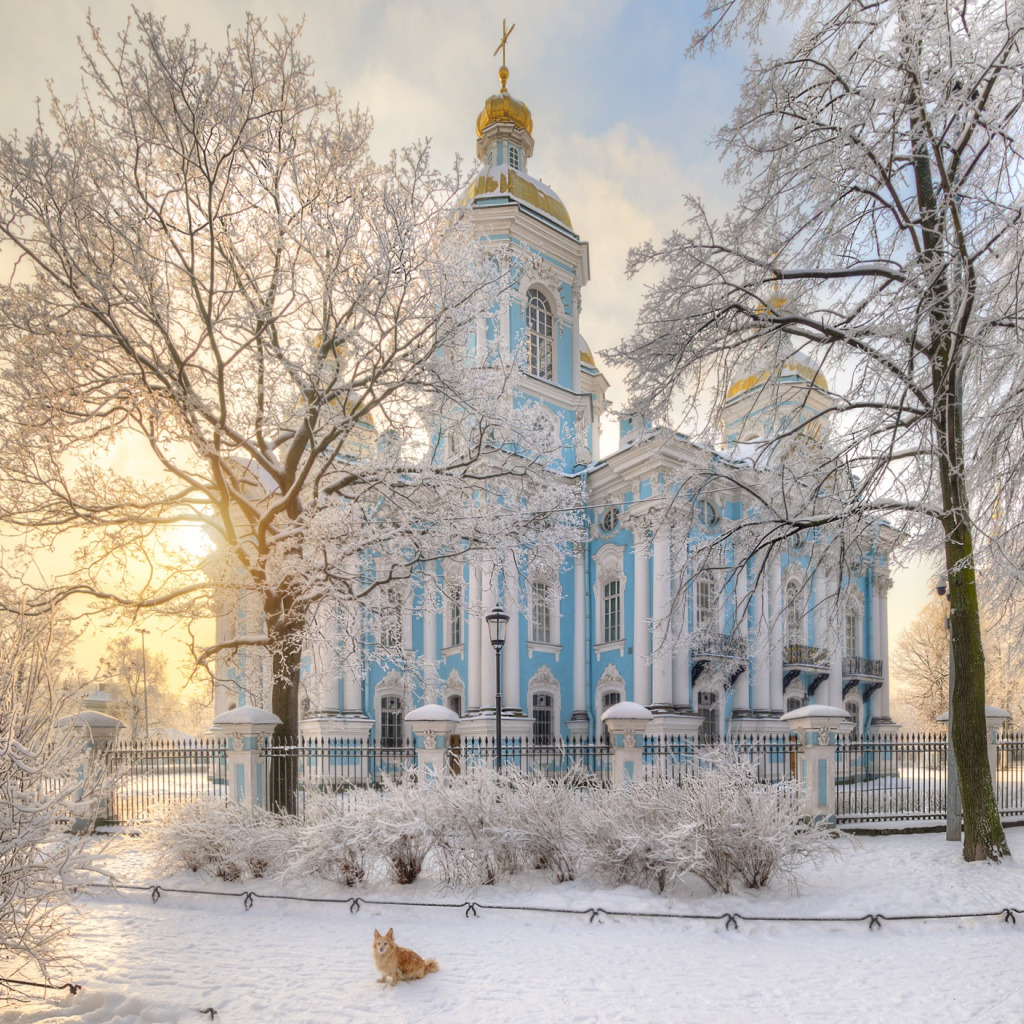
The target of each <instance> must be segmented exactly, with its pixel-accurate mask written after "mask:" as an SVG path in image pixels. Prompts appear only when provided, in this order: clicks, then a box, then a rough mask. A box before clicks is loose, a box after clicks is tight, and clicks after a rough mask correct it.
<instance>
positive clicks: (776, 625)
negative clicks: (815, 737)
mask: <svg viewBox="0 0 1024 1024" xmlns="http://www.w3.org/2000/svg"><path fill="white" fill-rule="evenodd" d="M768 585H769V593H768V598H769V620H770V622H771V641H770V644H769V649H768V709H769V710H770V711H772V712H774V713H775V714H781V713H782V712H783V711H784V710H785V706H784V705H783V703H782V560H781V559H780V558H779V556H778V555H776V556H774V557H773V558H772V560H771V568H770V569H769V572H768Z"/></svg>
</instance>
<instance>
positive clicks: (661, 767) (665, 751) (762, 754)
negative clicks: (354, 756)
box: [643, 734, 800, 784]
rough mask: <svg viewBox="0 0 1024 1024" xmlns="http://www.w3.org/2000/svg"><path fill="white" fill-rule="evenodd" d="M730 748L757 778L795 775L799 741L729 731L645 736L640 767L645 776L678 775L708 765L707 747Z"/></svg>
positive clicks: (782, 779) (780, 779) (772, 780)
mask: <svg viewBox="0 0 1024 1024" xmlns="http://www.w3.org/2000/svg"><path fill="white" fill-rule="evenodd" d="M723 745H724V746H725V747H727V748H731V749H732V751H733V752H734V753H735V754H736V756H737V757H740V758H742V759H743V760H746V761H749V762H750V764H751V765H752V766H753V768H754V772H755V774H756V776H757V779H758V781H760V782H764V783H767V784H774V783H779V782H788V781H789V780H790V779H792V778H794V777H795V775H796V759H797V754H798V753H799V750H800V744H799V741H798V740H797V738H796V737H795V736H792V735H769V736H754V735H741V734H736V735H729V736H722V737H717V738H714V739H709V738H705V739H701V738H695V737H693V736H648V737H647V738H646V739H645V740H644V748H643V749H644V769H645V771H646V773H647V775H648V776H649V777H660V778H670V779H672V778H680V777H682V776H683V775H692V774H693V773H694V772H695V771H697V770H699V769H700V768H702V767H706V766H707V765H708V763H709V762H708V757H709V751H710V750H711V748H714V747H718V746H723Z"/></svg>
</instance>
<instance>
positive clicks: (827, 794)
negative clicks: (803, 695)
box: [781, 704, 850, 822]
mask: <svg viewBox="0 0 1024 1024" xmlns="http://www.w3.org/2000/svg"><path fill="white" fill-rule="evenodd" d="M781 721H783V722H785V723H786V725H788V726H789V728H790V729H792V730H793V732H795V733H796V734H797V735H798V736H799V737H800V753H799V754H798V755H797V782H798V783H799V785H800V792H801V794H802V795H803V807H804V814H806V815H807V817H808V818H811V819H812V820H814V821H821V820H824V821H829V822H834V821H835V820H836V739H837V737H838V734H839V733H840V732H842V731H844V726H845V727H846V728H847V729H848V728H849V727H850V716H849V714H847V712H846V711H844V710H843V708H834V707H831V706H829V705H827V704H808V705H807V706H806V707H802V708H797V709H796V710H795V711H787V712H786V714H784V715H783V716H782V718H781Z"/></svg>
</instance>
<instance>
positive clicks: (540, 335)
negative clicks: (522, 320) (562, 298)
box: [526, 288, 555, 380]
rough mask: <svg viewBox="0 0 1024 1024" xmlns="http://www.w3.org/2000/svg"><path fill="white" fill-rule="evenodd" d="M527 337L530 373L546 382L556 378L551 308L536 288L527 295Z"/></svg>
mask: <svg viewBox="0 0 1024 1024" xmlns="http://www.w3.org/2000/svg"><path fill="white" fill-rule="evenodd" d="M526 337H527V342H528V344H529V364H528V366H527V370H528V372H530V373H532V374H533V376H534V377H543V378H544V379H545V380H552V379H553V378H554V375H555V373H554V369H555V367H554V344H553V337H554V335H553V331H552V320H551V307H550V306H549V305H548V300H547V299H545V298H544V296H543V295H541V293H540V292H539V291H537V289H536V288H531V289H530V290H529V291H528V292H527V293H526Z"/></svg>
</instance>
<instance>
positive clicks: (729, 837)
mask: <svg viewBox="0 0 1024 1024" xmlns="http://www.w3.org/2000/svg"><path fill="white" fill-rule="evenodd" d="M679 789H680V793H681V795H682V797H683V804H684V807H683V813H684V815H685V820H686V821H687V822H688V823H689V825H690V828H691V836H690V837H691V840H692V842H693V844H694V854H695V857H694V863H693V866H692V868H691V870H692V872H693V874H695V875H696V876H697V877H698V878H701V879H702V880H703V881H705V882H706V883H707V884H708V885H709V886H710V887H711V888H712V889H713V890H714V891H715V892H731V891H732V888H733V885H734V884H735V883H736V882H737V881H739V882H740V883H741V884H742V885H744V886H746V887H747V888H750V889H760V888H763V887H764V886H766V885H768V884H770V883H771V882H772V881H773V880H774V879H775V878H776V877H778V876H780V875H781V876H784V877H786V878H788V879H789V880H790V881H791V882H792V881H795V869H796V867H797V866H798V865H799V864H801V863H804V862H806V861H812V862H814V863H818V862H819V861H820V860H821V859H822V858H823V857H825V856H827V855H832V856H836V855H837V854H838V847H837V845H836V843H835V841H834V840H835V838H836V837H837V833H836V831H835V829H834V828H831V827H829V826H828V825H825V824H824V823H820V822H819V823H815V822H806V821H804V820H803V817H802V814H801V810H800V804H799V794H798V792H797V790H796V789H795V788H794V787H793V786H789V785H769V784H767V783H763V782H759V781H758V778H757V772H756V768H755V766H754V765H753V764H752V763H751V762H750V761H749V760H748V759H747V758H745V757H743V756H742V755H741V754H738V753H737V751H736V749H735V748H734V747H733V746H731V745H730V744H720V745H718V746H715V747H710V748H707V749H705V750H702V751H701V754H700V763H699V765H698V767H697V770H696V771H695V772H694V773H693V774H692V775H687V776H684V777H683V778H682V779H681V780H680V782H679Z"/></svg>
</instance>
